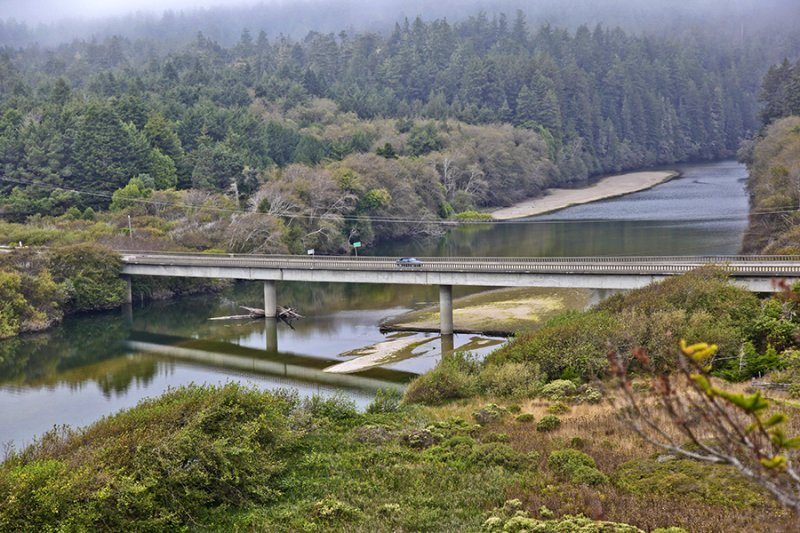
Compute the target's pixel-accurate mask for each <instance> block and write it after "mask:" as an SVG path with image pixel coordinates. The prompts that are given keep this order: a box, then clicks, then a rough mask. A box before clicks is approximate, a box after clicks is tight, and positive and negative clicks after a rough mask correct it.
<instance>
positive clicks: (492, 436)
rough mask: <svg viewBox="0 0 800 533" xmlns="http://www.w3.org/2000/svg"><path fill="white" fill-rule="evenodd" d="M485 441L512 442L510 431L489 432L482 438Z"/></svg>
mask: <svg viewBox="0 0 800 533" xmlns="http://www.w3.org/2000/svg"><path fill="white" fill-rule="evenodd" d="M481 441H483V442H511V437H510V436H509V435H508V433H497V432H494V431H492V432H489V433H487V434H486V435H484V436H483V437H482V438H481Z"/></svg>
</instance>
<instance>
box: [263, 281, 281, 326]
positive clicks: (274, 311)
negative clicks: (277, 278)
mask: <svg viewBox="0 0 800 533" xmlns="http://www.w3.org/2000/svg"><path fill="white" fill-rule="evenodd" d="M275 285H276V284H275V282H274V281H273V280H268V281H265V282H264V316H265V317H266V318H275V317H276V316H278V291H277V289H276V286H275Z"/></svg>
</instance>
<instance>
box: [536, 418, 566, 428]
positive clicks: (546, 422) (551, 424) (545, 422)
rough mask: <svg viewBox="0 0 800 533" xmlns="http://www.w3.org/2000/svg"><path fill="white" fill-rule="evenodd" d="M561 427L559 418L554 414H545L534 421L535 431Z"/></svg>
mask: <svg viewBox="0 0 800 533" xmlns="http://www.w3.org/2000/svg"><path fill="white" fill-rule="evenodd" d="M559 427H561V419H560V418H558V417H557V416H556V415H545V416H543V417H542V418H541V419H539V422H537V423H536V431H542V432H547V431H555V430H556V429H558V428H559Z"/></svg>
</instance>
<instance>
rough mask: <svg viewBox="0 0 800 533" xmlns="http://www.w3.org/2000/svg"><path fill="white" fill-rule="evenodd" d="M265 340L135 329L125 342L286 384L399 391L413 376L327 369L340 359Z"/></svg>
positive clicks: (135, 347)
mask: <svg viewBox="0 0 800 533" xmlns="http://www.w3.org/2000/svg"><path fill="white" fill-rule="evenodd" d="M267 329H268V331H269V330H270V329H273V331H274V324H273V328H269V327H268V328H267ZM270 340H272V342H274V343H275V344H272V343H271V342H270ZM267 343H268V344H271V346H268V347H267V348H266V349H265V350H259V349H255V348H250V347H246V346H240V345H237V344H231V343H227V342H219V341H213V340H206V339H192V338H187V337H178V336H172V335H163V334H157V333H150V332H145V331H135V330H134V331H131V334H130V336H129V338H128V339H127V340H126V341H125V342H124V345H125V347H126V348H127V349H128V350H130V351H134V352H143V353H150V354H155V355H158V356H162V357H166V358H169V359H177V360H180V361H182V362H184V363H188V364H193V365H200V366H203V367H212V368H218V369H222V370H225V371H231V372H235V373H244V374H253V375H259V376H272V377H276V378H279V379H280V380H281V382H283V383H285V384H286V385H287V386H291V385H293V384H296V383H297V382H302V383H304V384H317V385H327V386H334V387H337V388H344V389H348V390H361V391H371V392H374V391H377V390H378V389H382V388H395V389H398V390H402V389H403V388H405V385H406V384H407V383H408V382H409V381H411V380H412V379H414V378H415V377H416V374H414V373H411V372H405V371H401V370H392V369H388V368H370V369H367V370H364V371H361V372H357V373H352V374H341V373H332V372H326V371H325V369H326V368H329V367H331V366H333V365H336V364H338V363H341V362H342V361H341V359H329V358H321V357H311V356H307V355H301V354H295V353H290V352H280V351H279V350H277V336H276V335H275V336H273V335H269V334H268V335H267Z"/></svg>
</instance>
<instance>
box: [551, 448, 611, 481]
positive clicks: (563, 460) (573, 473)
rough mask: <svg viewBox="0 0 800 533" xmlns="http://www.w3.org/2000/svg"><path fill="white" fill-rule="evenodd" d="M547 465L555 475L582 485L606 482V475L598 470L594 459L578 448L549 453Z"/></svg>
mask: <svg viewBox="0 0 800 533" xmlns="http://www.w3.org/2000/svg"><path fill="white" fill-rule="evenodd" d="M547 466H549V467H550V470H552V471H553V472H554V473H555V474H556V475H557V476H559V477H561V478H563V479H568V480H569V481H571V482H573V483H577V484H583V485H601V484H603V483H608V477H607V476H606V475H605V474H603V473H602V472H600V471H599V470H598V469H597V465H595V462H594V459H592V458H591V457H589V456H588V455H586V454H585V453H583V452H582V451H580V450H573V449H571V448H565V449H563V450H556V451H553V452H551V453H550V456H549V457H548V458H547Z"/></svg>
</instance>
